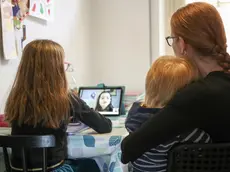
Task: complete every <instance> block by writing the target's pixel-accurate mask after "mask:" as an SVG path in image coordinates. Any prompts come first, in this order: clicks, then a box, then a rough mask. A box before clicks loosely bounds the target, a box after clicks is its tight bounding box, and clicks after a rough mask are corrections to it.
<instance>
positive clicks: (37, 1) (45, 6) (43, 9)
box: [29, 0, 54, 21]
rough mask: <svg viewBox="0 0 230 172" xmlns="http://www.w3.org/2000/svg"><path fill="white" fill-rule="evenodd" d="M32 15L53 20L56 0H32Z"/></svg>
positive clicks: (30, 11)
mask: <svg viewBox="0 0 230 172" xmlns="http://www.w3.org/2000/svg"><path fill="white" fill-rule="evenodd" d="M29 14H30V15H31V16H34V17H37V18H40V19H43V20H46V21H49V20H53V17H54V16H53V15H54V1H53V0H30V10H29Z"/></svg>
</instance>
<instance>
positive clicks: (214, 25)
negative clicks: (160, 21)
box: [171, 2, 230, 70]
mask: <svg viewBox="0 0 230 172" xmlns="http://www.w3.org/2000/svg"><path fill="white" fill-rule="evenodd" d="M171 29H172V32H173V33H174V34H175V36H179V37H182V38H183V39H184V41H185V42H186V43H188V44H190V45H191V46H192V48H193V49H194V50H195V51H196V53H198V54H199V55H201V56H210V57H213V58H215V59H216V60H217V62H218V63H219V65H220V66H221V67H222V68H223V69H224V70H229V69H230V63H229V60H230V57H229V54H228V53H227V39H226V34H225V29H224V25H223V21H222V18H221V16H220V14H219V12H218V11H217V9H216V8H215V7H214V6H213V5H211V4H208V3H205V2H194V3H190V4H188V5H186V6H185V7H182V8H180V9H178V10H177V11H176V12H175V13H174V14H173V16H172V18H171Z"/></svg>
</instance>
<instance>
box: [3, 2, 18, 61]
mask: <svg viewBox="0 0 230 172" xmlns="http://www.w3.org/2000/svg"><path fill="white" fill-rule="evenodd" d="M0 11H1V13H0V14H1V21H2V22H1V24H2V26H1V27H2V30H1V31H2V40H1V41H2V44H1V45H2V46H3V47H2V48H3V56H4V58H5V59H7V60H8V59H15V58H17V57H18V54H17V49H16V39H15V32H14V21H13V10H12V3H11V0H1V10H0Z"/></svg>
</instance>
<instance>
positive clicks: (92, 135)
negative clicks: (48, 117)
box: [0, 117, 128, 172]
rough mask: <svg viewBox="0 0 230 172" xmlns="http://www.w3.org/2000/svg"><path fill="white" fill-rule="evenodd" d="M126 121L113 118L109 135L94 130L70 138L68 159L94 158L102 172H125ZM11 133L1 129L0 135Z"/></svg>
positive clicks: (8, 130)
mask: <svg viewBox="0 0 230 172" xmlns="http://www.w3.org/2000/svg"><path fill="white" fill-rule="evenodd" d="M124 119H125V118H124V117H120V118H111V120H112V122H113V130H112V132H111V133H108V134H98V133H96V132H95V131H94V130H92V129H87V130H85V131H83V132H81V133H78V134H75V135H70V136H68V138H67V139H68V158H69V159H78V158H92V159H94V160H95V161H96V163H97V164H98V167H99V168H100V170H101V171H102V172H123V170H122V164H121V162H120V154H121V151H120V144H121V141H122V139H123V137H125V136H126V135H127V134H128V132H127V131H126V129H125V127H124ZM119 121H120V122H119ZM121 121H122V122H121ZM10 133H11V129H10V128H0V135H8V134H10Z"/></svg>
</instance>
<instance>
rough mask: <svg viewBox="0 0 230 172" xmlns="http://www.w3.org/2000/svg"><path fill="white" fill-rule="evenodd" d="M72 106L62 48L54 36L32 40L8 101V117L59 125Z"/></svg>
mask: <svg viewBox="0 0 230 172" xmlns="http://www.w3.org/2000/svg"><path fill="white" fill-rule="evenodd" d="M69 109H70V101H69V95H68V85H67V80H66V75H65V69H64V50H63V48H62V47H61V45H59V44H58V43H56V42H54V41H51V40H35V41H32V42H30V43H29V44H27V45H26V47H25V48H24V50H23V54H22V59H21V62H20V64H19V67H18V71H17V75H16V78H15V81H14V83H13V86H12V89H11V92H10V94H9V97H8V99H7V102H6V107H5V115H6V120H7V121H9V122H10V123H12V122H17V123H18V125H21V124H28V125H33V126H34V127H36V125H37V124H42V125H43V126H46V127H50V128H58V127H59V126H60V122H61V121H62V120H66V119H67V117H68V114H69Z"/></svg>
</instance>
